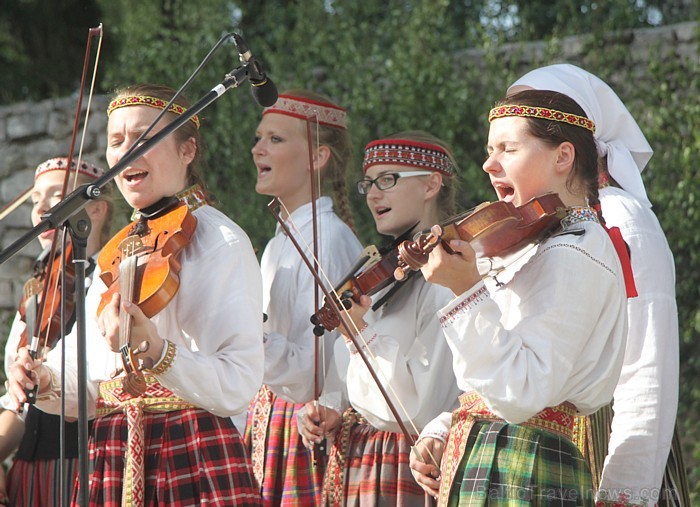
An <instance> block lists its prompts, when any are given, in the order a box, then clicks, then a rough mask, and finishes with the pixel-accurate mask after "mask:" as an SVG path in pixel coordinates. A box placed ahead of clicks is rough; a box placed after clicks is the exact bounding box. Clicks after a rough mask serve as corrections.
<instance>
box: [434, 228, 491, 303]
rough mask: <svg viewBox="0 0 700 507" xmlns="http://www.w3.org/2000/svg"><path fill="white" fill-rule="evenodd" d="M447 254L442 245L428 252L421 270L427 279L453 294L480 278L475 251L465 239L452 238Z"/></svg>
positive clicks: (470, 285) (462, 290)
mask: <svg viewBox="0 0 700 507" xmlns="http://www.w3.org/2000/svg"><path fill="white" fill-rule="evenodd" d="M449 246H450V249H451V250H452V251H453V252H454V253H452V254H449V253H447V252H446V251H445V249H444V248H443V246H442V245H438V246H437V247H436V248H435V249H433V251H431V252H430V255H429V257H428V262H427V264H425V265H424V266H422V267H421V268H420V269H421V272H422V273H423V276H424V277H425V279H426V280H427V281H429V282H430V283H435V284H437V285H442V286H444V287H447V288H448V289H450V290H451V291H452V292H453V293H454V294H455V296H458V295H460V294H462V293H463V292H465V291H467V290H469V289H471V288H472V287H473V286H474V285H475V284H476V283H477V282H479V281H480V280H481V275H479V271H478V270H477V267H476V252H475V251H474V249H473V248H472V246H471V245H470V244H469V242H467V241H463V240H457V239H453V240H451V241H450V243H449Z"/></svg>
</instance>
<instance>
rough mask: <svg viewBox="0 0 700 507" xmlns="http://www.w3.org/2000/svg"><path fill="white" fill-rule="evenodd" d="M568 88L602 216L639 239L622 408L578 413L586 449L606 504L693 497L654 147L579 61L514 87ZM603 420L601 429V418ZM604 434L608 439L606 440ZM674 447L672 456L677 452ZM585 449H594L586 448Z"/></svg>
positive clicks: (632, 240) (618, 404)
mask: <svg viewBox="0 0 700 507" xmlns="http://www.w3.org/2000/svg"><path fill="white" fill-rule="evenodd" d="M524 89H546V90H553V91H558V92H560V93H565V94H566V95H568V96H569V97H571V98H573V99H574V100H576V102H578V103H579V104H580V105H581V107H582V108H583V109H584V110H585V111H586V114H587V115H588V117H589V118H590V119H592V120H593V121H594V122H595V125H596V130H595V138H596V144H597V146H598V154H599V155H600V156H601V160H600V162H601V164H600V167H599V170H600V173H599V178H598V180H599V187H600V190H599V193H600V204H601V208H602V213H603V218H604V219H605V222H606V223H607V224H608V225H609V226H617V227H619V228H620V232H621V233H622V236H623V237H624V239H625V241H626V242H627V244H628V245H629V247H630V252H631V254H630V257H631V261H632V269H633V272H634V282H635V286H636V288H637V292H638V294H639V295H638V296H637V297H635V298H629V299H628V300H627V315H628V322H629V329H628V332H627V345H626V349H625V350H626V352H625V362H624V364H623V366H622V375H621V376H620V382H619V383H618V385H617V387H616V388H615V396H614V398H615V401H614V416H613V410H612V409H613V406H606V407H603V409H601V410H600V411H599V412H598V413H596V415H595V416H591V417H588V418H585V419H583V418H582V419H581V420H578V421H577V424H579V425H582V426H583V429H582V431H579V432H577V435H578V437H579V438H580V439H581V438H583V441H582V442H581V441H579V448H582V449H587V450H588V449H593V453H592V455H591V456H590V457H589V460H591V461H592V462H593V463H592V465H591V471H592V472H593V474H594V481H593V484H594V487H596V485H599V490H598V503H599V505H601V504H602V505H614V504H615V503H617V502H622V503H624V502H629V503H631V504H633V505H637V504H644V503H646V502H648V503H655V502H658V505H659V506H671V505H677V506H682V505H690V499H689V492H688V481H687V479H686V477H685V467H684V466H683V455H682V449H681V446H680V438H679V434H678V431H677V429H676V431H674V425H675V421H676V409H677V405H678V341H679V340H678V309H677V306H676V292H675V290H676V283H675V280H676V277H675V265H674V261H673V254H672V252H671V249H670V248H669V246H668V241H667V240H666V236H665V235H664V231H663V229H662V228H661V225H660V224H659V220H658V219H657V218H656V216H655V215H654V212H653V210H652V208H651V202H649V198H648V197H647V193H646V190H645V188H644V183H643V181H642V178H641V172H642V171H643V170H644V168H645V167H646V164H647V162H648V161H649V159H650V158H651V156H652V154H653V150H652V149H651V146H649V143H648V142H647V140H646V138H645V137H644V133H643V132H642V130H641V129H640V128H639V126H638V125H637V122H636V121H635V119H634V117H633V116H632V115H631V114H630V112H629V111H628V110H627V107H625V105H624V104H623V102H622V101H621V100H620V98H619V97H618V96H617V94H616V93H615V91H614V90H613V89H612V88H611V87H610V86H609V85H608V84H607V83H605V82H604V81H603V80H601V79H600V78H598V77H597V76H595V75H593V74H591V73H590V72H587V71H586V70H584V69H581V68H579V67H576V66H575V65H570V64H556V65H548V66H546V67H540V68H538V69H535V70H532V71H530V72H528V73H527V74H525V75H524V76H523V77H521V78H520V79H518V80H517V81H516V82H515V83H513V85H511V87H510V88H509V89H508V92H509V93H515V92H517V91H522V90H524ZM599 424H601V425H604V426H602V427H600V428H597V425H599ZM608 437H609V438H610V442H609V445H608ZM601 440H602V441H601ZM669 451H670V454H669ZM584 456H586V453H585V452H584Z"/></svg>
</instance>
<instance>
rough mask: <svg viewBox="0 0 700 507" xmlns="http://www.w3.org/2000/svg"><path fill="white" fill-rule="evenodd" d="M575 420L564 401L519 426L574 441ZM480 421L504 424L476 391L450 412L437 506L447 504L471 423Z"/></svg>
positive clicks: (568, 404) (465, 394)
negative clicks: (448, 432) (450, 418)
mask: <svg viewBox="0 0 700 507" xmlns="http://www.w3.org/2000/svg"><path fill="white" fill-rule="evenodd" d="M575 419H576V407H575V406H574V405H573V404H571V403H569V402H565V403H562V404H560V405H557V406H556V407H547V408H545V409H544V410H542V411H541V412H538V413H537V414H535V415H534V416H533V417H531V418H530V419H528V420H527V421H525V422H523V423H520V424H519V426H529V427H532V428H537V429H541V430H546V431H549V432H551V433H555V434H557V435H559V436H562V437H564V438H567V439H568V440H573V434H574V421H575ZM481 421H503V419H502V418H500V417H498V416H497V415H496V414H494V413H493V412H492V411H491V410H490V409H489V408H488V407H487V406H486V403H485V402H484V400H483V399H482V398H481V396H479V395H478V394H477V393H476V392H474V391H469V392H466V393H463V394H462V395H461V396H460V397H459V408H458V409H457V410H455V411H454V412H453V413H452V425H451V427H450V435H449V437H448V439H447V449H445V454H444V456H443V460H442V467H441V468H442V469H441V473H440V475H441V477H442V479H441V485H440V498H439V499H438V507H443V506H446V505H447V501H448V499H449V495H450V489H451V488H452V481H453V480H454V474H455V472H456V470H457V467H458V466H459V463H460V462H461V461H462V457H463V456H464V452H465V450H466V446H467V439H468V437H469V433H470V432H471V429H472V427H473V426H474V424H475V423H477V422H481Z"/></svg>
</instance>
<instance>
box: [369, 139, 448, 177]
mask: <svg viewBox="0 0 700 507" xmlns="http://www.w3.org/2000/svg"><path fill="white" fill-rule="evenodd" d="M379 164H398V165H405V166H408V167H413V168H415V169H428V170H429V171H438V172H441V173H442V174H444V175H446V176H452V175H454V173H455V169H454V165H453V164H452V161H451V160H450V157H449V156H448V154H447V152H446V151H445V149H444V148H442V147H440V146H438V145H436V144H431V143H421V142H418V141H409V140H407V139H380V140H378V141H372V142H371V143H369V144H368V145H367V146H365V159H364V162H363V164H362V172H365V173H366V172H367V169H369V168H370V167H372V166H373V165H379Z"/></svg>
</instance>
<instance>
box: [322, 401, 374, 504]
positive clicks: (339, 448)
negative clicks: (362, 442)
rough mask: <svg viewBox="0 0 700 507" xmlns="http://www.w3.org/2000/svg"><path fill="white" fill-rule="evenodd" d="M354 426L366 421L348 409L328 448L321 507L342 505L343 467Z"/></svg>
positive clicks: (345, 464) (351, 409)
mask: <svg viewBox="0 0 700 507" xmlns="http://www.w3.org/2000/svg"><path fill="white" fill-rule="evenodd" d="M355 424H367V420H366V419H365V418H364V417H362V415H361V414H359V413H357V412H356V411H355V409H354V408H352V407H350V408H348V409H347V410H346V411H345V413H344V414H343V418H342V421H341V426H340V429H339V430H338V433H337V434H336V436H335V441H334V442H333V445H332V446H331V448H330V455H329V456H328V467H327V468H326V473H325V475H324V477H323V491H322V493H321V505H324V506H329V507H340V506H341V505H342V504H343V491H344V488H345V467H346V466H347V463H346V460H347V456H348V449H349V445H350V430H351V429H352V427H353V426H355Z"/></svg>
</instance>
